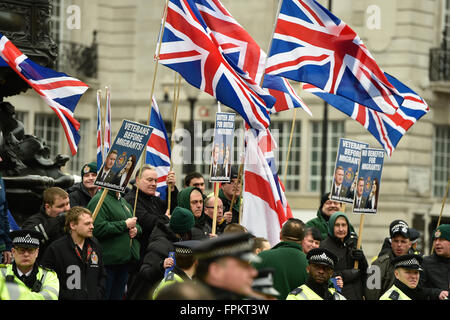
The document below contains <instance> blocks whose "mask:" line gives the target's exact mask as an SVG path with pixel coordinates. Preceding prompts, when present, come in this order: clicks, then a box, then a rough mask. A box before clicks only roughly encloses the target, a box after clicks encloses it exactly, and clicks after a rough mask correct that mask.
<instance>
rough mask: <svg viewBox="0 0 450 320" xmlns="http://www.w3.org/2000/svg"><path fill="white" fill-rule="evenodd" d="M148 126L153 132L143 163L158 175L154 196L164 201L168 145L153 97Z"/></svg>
mask: <svg viewBox="0 0 450 320" xmlns="http://www.w3.org/2000/svg"><path fill="white" fill-rule="evenodd" d="M149 125H150V126H151V127H152V128H153V131H152V134H151V135H150V139H149V140H148V144H147V155H146V158H145V163H147V164H150V165H152V166H154V167H155V168H156V172H157V174H158V181H157V186H156V193H157V194H156V195H159V197H160V198H161V199H163V200H166V199H167V183H166V180H167V174H168V173H169V170H170V143H169V139H168V137H167V131H166V127H165V126H164V121H163V119H162V117H161V113H160V112H159V108H158V104H157V103H156V99H155V97H153V98H152V110H151V113H150V123H149Z"/></svg>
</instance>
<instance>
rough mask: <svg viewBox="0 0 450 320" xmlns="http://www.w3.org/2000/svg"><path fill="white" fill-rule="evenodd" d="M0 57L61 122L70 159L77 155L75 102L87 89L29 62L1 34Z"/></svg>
mask: <svg viewBox="0 0 450 320" xmlns="http://www.w3.org/2000/svg"><path fill="white" fill-rule="evenodd" d="M0 37H1V38H0V56H1V58H3V60H4V61H5V62H6V63H7V64H8V65H9V66H10V67H11V68H12V69H13V70H14V71H15V72H16V73H17V74H18V75H19V76H20V77H21V78H22V79H23V80H24V81H25V82H27V83H28V85H29V86H30V87H31V88H33V89H34V90H35V91H36V92H37V93H38V94H39V95H40V96H41V98H42V99H44V101H45V102H46V103H47V104H48V106H49V107H50V108H51V109H52V110H53V111H54V112H55V113H56V115H57V116H58V118H59V121H60V122H61V124H62V126H63V129H64V133H65V135H66V138H67V141H68V142H69V148H70V151H71V152H72V155H75V154H76V153H77V149H78V142H79V141H80V135H79V133H78V130H79V129H80V123H79V122H78V121H77V120H76V119H75V117H74V114H73V113H74V112H75V108H76V106H77V103H78V100H80V98H81V96H82V95H83V93H84V92H85V91H86V90H87V89H88V88H89V87H88V85H87V84H85V83H83V82H81V81H80V80H78V79H75V78H72V77H69V76H68V75H66V74H65V73H61V72H56V71H54V70H52V69H49V68H45V67H42V66H40V65H38V64H37V63H34V62H33V61H31V60H30V59H29V58H28V57H27V56H26V55H24V54H23V53H22V52H21V51H20V50H19V49H18V48H17V47H16V46H15V45H14V44H13V43H12V42H11V41H9V39H8V38H6V37H5V36H4V35H3V34H1V33H0Z"/></svg>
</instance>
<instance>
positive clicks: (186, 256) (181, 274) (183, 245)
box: [152, 240, 200, 300]
mask: <svg viewBox="0 0 450 320" xmlns="http://www.w3.org/2000/svg"><path fill="white" fill-rule="evenodd" d="M199 242H200V241H199V240H188V241H179V242H175V243H174V244H173V245H174V247H175V261H174V266H173V268H172V270H170V271H168V272H166V274H165V276H164V279H162V280H161V282H160V283H159V284H158V286H157V287H156V289H155V291H154V292H153V296H152V299H153V300H155V299H156V298H157V296H158V294H159V292H160V291H161V289H163V288H164V287H166V286H168V285H171V284H174V283H176V282H184V281H190V280H192V277H193V276H194V274H195V269H196V268H197V264H198V261H197V259H196V258H195V257H194V254H193V252H192V247H193V246H195V245H198V244H199ZM166 270H169V269H166Z"/></svg>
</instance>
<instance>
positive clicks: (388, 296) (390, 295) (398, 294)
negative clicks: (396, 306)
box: [380, 285, 411, 300]
mask: <svg viewBox="0 0 450 320" xmlns="http://www.w3.org/2000/svg"><path fill="white" fill-rule="evenodd" d="M380 300H411V298H410V297H408V296H407V295H406V294H404V293H403V292H402V291H401V290H400V289H399V288H397V287H396V286H395V285H392V287H390V288H389V289H388V290H387V291H386V292H385V293H384V294H383V295H382V296H381V297H380Z"/></svg>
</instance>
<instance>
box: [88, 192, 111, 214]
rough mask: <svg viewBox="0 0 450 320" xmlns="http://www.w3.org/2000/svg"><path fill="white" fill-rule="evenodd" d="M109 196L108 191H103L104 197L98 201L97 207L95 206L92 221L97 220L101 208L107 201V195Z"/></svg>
mask: <svg viewBox="0 0 450 320" xmlns="http://www.w3.org/2000/svg"><path fill="white" fill-rule="evenodd" d="M107 194H108V189H106V188H105V189H103V191H102V195H101V196H100V199H99V200H98V203H97V205H96V206H95V209H94V212H93V213H92V219H93V221H95V218H97V215H98V212H99V211H100V208H101V206H102V204H103V201H104V200H105V197H106V195H107Z"/></svg>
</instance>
